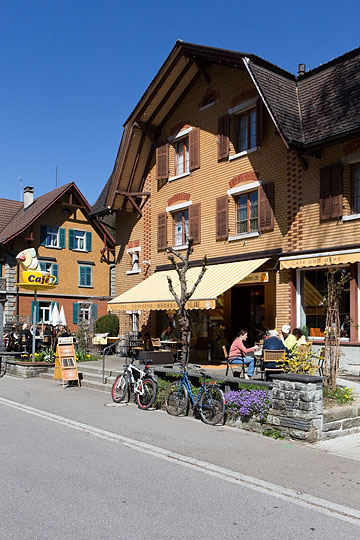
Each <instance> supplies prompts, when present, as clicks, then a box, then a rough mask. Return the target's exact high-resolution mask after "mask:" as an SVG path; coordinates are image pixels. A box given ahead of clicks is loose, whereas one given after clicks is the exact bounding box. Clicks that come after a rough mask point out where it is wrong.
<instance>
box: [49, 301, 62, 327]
mask: <svg viewBox="0 0 360 540" xmlns="http://www.w3.org/2000/svg"><path fill="white" fill-rule="evenodd" d="M50 323H51V324H52V325H53V326H58V324H61V321H60V313H59V308H58V306H57V304H54V307H53V308H52V311H51V315H50Z"/></svg>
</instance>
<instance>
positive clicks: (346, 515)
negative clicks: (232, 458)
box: [0, 397, 360, 526]
mask: <svg viewBox="0 0 360 540" xmlns="http://www.w3.org/2000/svg"><path fill="white" fill-rule="evenodd" d="M0 404H2V405H5V406H7V407H12V408H14V409H17V410H19V411H22V412H25V413H28V414H32V415H33V416H38V417H40V418H45V419H46V420H49V421H51V422H55V423H57V424H61V425H64V426H67V427H71V428H72V429H75V430H78V431H83V432H86V433H89V434H91V435H94V436H95V437H99V438H101V439H106V440H108V441H112V442H116V443H118V444H122V445H123V446H126V447H127V448H131V449H133V450H138V451H140V452H144V453H146V454H149V455H152V456H154V457H157V458H160V459H164V460H166V461H170V462H172V463H177V464H179V465H182V466H184V467H189V468H191V469H193V470H196V471H200V472H203V473H206V474H208V475H210V476H215V477H217V478H220V479H221V480H225V481H227V482H231V483H233V484H237V485H241V486H244V487H247V488H249V489H252V490H255V491H258V492H260V493H263V494H266V495H271V496H273V497H277V498H279V499H282V500H284V501H287V502H291V503H294V504H297V505H299V506H303V507H305V508H308V509H310V510H315V511H317V512H321V513H323V514H326V515H328V516H331V517H334V518H336V519H341V520H345V521H348V522H350V523H352V524H356V525H359V526H360V511H358V510H356V509H354V508H348V507H346V506H342V505H340V504H336V503H333V502H331V501H327V500H326V499H321V498H318V497H314V496H312V495H309V494H307V493H302V492H299V491H295V490H293V489H289V488H285V487H283V486H280V485H278V484H272V483H270V482H266V481H265V480H260V479H259V478H255V477H253V476H247V475H244V474H241V473H239V472H236V471H232V470H231V469H226V468H224V467H219V466H217V465H214V464H212V463H208V462H206V461H200V460H198V459H194V458H191V457H188V456H185V455H182V454H178V453H176V452H172V451H170V450H166V449H164V448H160V447H158V446H153V445H152V444H148V443H145V442H141V441H137V440H136V439H130V438H129V437H124V436H123V435H118V434H117V433H113V432H111V431H106V430H103V429H99V428H97V427H95V426H90V425H89V424H83V423H81V422H77V421H76V420H71V419H70V418H65V417H63V416H58V415H57V414H53V413H49V412H47V411H43V410H41V409H35V408H34V407H29V406H28V405H24V404H22V403H18V402H16V401H12V400H9V399H6V398H1V397H0Z"/></svg>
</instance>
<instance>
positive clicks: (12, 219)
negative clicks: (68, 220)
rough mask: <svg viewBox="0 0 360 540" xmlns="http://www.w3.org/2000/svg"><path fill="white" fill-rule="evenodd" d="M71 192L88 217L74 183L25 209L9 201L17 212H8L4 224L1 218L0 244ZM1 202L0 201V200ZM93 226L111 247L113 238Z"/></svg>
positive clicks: (19, 204) (34, 220)
mask: <svg viewBox="0 0 360 540" xmlns="http://www.w3.org/2000/svg"><path fill="white" fill-rule="evenodd" d="M69 191H71V192H73V193H74V194H75V196H76V198H77V199H78V200H79V202H81V204H82V205H83V206H84V213H85V215H86V216H87V217H88V216H89V213H90V209H91V207H90V205H89V203H88V202H87V200H86V199H85V197H84V195H83V194H82V193H81V191H80V190H79V189H78V187H77V186H76V185H75V183H74V182H70V183H68V184H65V185H64V186H61V187H58V188H56V189H54V190H52V191H49V192H48V193H45V194H44V195H41V196H40V197H37V198H36V199H34V201H33V203H32V204H30V205H29V206H28V207H27V208H24V203H20V202H18V201H9V202H10V203H13V204H9V205H8V207H9V208H12V209H15V208H16V209H17V212H16V213H15V212H13V213H11V212H9V213H8V220H7V223H6V224H5V220H4V219H3V217H4V216H1V219H2V220H3V222H4V227H3V228H2V229H1V231H0V243H1V244H6V243H7V242H10V241H11V240H13V239H14V238H16V237H17V236H18V235H20V234H22V233H23V232H24V231H26V229H27V228H28V227H30V226H31V225H32V224H33V223H35V222H36V220H37V219H39V217H40V216H41V215H42V214H44V212H46V211H47V210H49V208H50V207H51V206H52V205H53V204H54V203H55V202H57V201H58V200H59V199H60V198H61V197H62V196H63V195H65V194H66V193H67V192H69ZM2 200H6V199H2ZM0 201H1V199H0ZM92 224H93V226H94V227H95V228H96V229H97V230H98V232H99V233H101V234H102V235H105V236H106V238H107V242H108V247H113V246H114V245H115V240H114V238H113V236H112V235H111V234H110V233H109V232H108V230H107V229H106V227H105V226H104V225H102V224H101V223H98V222H97V221H92Z"/></svg>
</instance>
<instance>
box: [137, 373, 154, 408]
mask: <svg viewBox="0 0 360 540" xmlns="http://www.w3.org/2000/svg"><path fill="white" fill-rule="evenodd" d="M155 398H156V384H155V382H154V381H153V380H152V379H144V380H143V381H141V384H140V386H139V390H138V392H136V403H137V404H138V407H139V408H140V409H143V410H145V411H146V409H150V407H151V405H152V404H153V403H154V401H155Z"/></svg>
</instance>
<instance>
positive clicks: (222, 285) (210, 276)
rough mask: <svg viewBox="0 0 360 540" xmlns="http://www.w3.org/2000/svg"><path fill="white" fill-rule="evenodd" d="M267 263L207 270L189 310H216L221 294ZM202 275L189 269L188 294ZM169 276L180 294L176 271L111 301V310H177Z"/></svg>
mask: <svg viewBox="0 0 360 540" xmlns="http://www.w3.org/2000/svg"><path fill="white" fill-rule="evenodd" d="M268 260H269V259H268V258H266V259H254V260H252V261H241V262H234V263H225V264H214V265H210V266H207V268H206V272H205V274H204V276H203V278H202V280H201V281H200V283H199V285H198V286H197V288H196V290H195V292H194V294H193V296H192V297H191V298H190V300H189V301H188V303H187V308H188V309H214V308H215V306H216V298H217V297H218V296H219V295H220V294H222V293H223V292H225V291H227V290H228V289H230V288H231V287H233V286H234V285H236V284H237V283H239V282H241V280H242V279H244V278H245V277H246V276H248V275H249V274H250V273H251V272H254V270H256V269H257V268H259V267H260V266H261V265H262V264H264V263H265V262H266V261H268ZM199 273H200V268H199V267H194V268H189V270H188V271H187V273H186V279H187V289H188V291H189V290H191V287H192V286H193V284H194V283H195V281H196V279H197V277H198V275H199ZM166 276H170V277H171V279H172V283H173V287H174V289H175V292H176V293H177V294H180V283H179V277H178V275H177V272H176V270H169V271H167V272H166V271H165V272H156V273H155V274H153V275H152V276H150V277H149V278H147V279H145V280H144V281H142V282H141V283H139V284H138V285H135V287H133V288H132V289H129V290H128V291H126V292H124V293H123V294H120V296H117V297H116V298H114V299H113V300H110V302H108V306H109V309H110V310H112V311H125V310H129V311H133V310H134V311H135V310H140V309H142V310H151V309H177V304H176V302H175V300H174V297H173V295H172V294H171V292H170V291H169V285H168V281H167V279H166Z"/></svg>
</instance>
